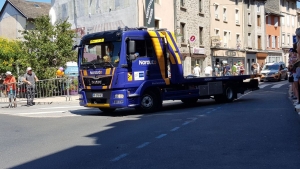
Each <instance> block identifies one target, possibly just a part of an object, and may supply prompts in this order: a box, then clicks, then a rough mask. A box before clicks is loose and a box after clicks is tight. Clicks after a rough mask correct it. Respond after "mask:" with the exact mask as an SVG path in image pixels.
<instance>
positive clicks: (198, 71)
mask: <svg viewBox="0 0 300 169" xmlns="http://www.w3.org/2000/svg"><path fill="white" fill-rule="evenodd" d="M200 73H201V69H200V67H199V64H196V66H195V67H194V70H193V74H194V75H195V76H197V77H199V76H200Z"/></svg>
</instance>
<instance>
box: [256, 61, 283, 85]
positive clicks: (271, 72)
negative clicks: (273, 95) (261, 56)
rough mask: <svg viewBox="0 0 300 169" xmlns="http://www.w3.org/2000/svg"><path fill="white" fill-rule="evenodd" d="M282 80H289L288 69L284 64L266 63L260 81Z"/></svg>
mask: <svg viewBox="0 0 300 169" xmlns="http://www.w3.org/2000/svg"><path fill="white" fill-rule="evenodd" d="M282 79H284V80H287V79H288V69H287V67H286V66H285V64H284V63H283V62H277V63H266V64H265V65H264V67H263V69H262V70H261V79H260V81H271V80H276V81H280V80H282Z"/></svg>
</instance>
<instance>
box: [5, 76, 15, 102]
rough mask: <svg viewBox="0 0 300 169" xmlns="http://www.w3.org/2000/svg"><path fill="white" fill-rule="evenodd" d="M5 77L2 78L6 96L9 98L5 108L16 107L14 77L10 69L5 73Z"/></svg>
mask: <svg viewBox="0 0 300 169" xmlns="http://www.w3.org/2000/svg"><path fill="white" fill-rule="evenodd" d="M5 75H6V78H5V79H4V82H3V84H4V85H5V88H6V92H7V96H8V99H9V105H8V106H7V107H6V108H15V107H17V103H16V88H17V87H16V85H17V84H16V78H15V77H14V76H13V75H12V73H11V72H10V71H7V72H6V73H5Z"/></svg>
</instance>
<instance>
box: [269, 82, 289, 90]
mask: <svg viewBox="0 0 300 169" xmlns="http://www.w3.org/2000/svg"><path fill="white" fill-rule="evenodd" d="M285 84H286V83H283V84H282V83H281V84H277V85H274V86H272V87H271V88H273V89H274V88H280V87H281V86H283V85H285Z"/></svg>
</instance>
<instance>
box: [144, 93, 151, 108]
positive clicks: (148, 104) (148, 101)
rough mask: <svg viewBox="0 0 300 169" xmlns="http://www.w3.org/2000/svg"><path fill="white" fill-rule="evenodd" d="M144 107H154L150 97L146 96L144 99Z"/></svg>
mask: <svg viewBox="0 0 300 169" xmlns="http://www.w3.org/2000/svg"><path fill="white" fill-rule="evenodd" d="M142 106H143V107H145V108H147V109H148V108H151V107H152V106H153V98H152V97H151V96H149V95H146V96H145V97H143V99H142Z"/></svg>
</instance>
